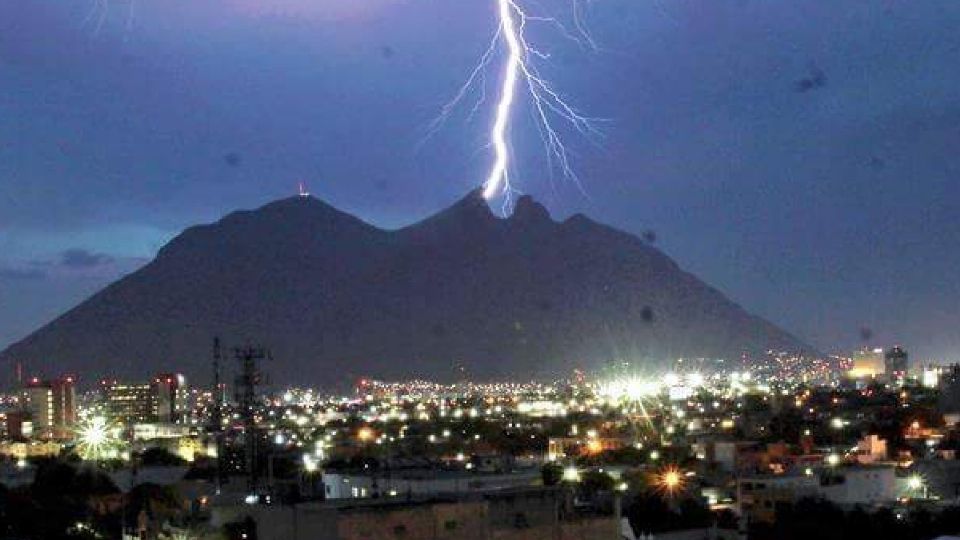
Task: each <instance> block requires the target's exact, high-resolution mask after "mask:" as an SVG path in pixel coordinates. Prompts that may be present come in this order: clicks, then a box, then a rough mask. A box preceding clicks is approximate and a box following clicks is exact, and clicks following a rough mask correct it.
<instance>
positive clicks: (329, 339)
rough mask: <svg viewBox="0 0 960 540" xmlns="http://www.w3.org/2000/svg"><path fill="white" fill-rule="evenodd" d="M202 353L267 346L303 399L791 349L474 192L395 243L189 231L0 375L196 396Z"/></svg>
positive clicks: (615, 244)
mask: <svg viewBox="0 0 960 540" xmlns="http://www.w3.org/2000/svg"><path fill="white" fill-rule="evenodd" d="M214 336H220V337H221V338H222V340H223V341H224V342H225V343H228V344H238V345H239V344H243V343H246V342H252V343H261V344H263V345H266V346H268V347H269V348H270V349H272V351H273V356H274V360H273V361H272V362H270V363H269V364H268V365H266V366H264V367H265V370H266V371H267V372H268V373H269V374H270V375H271V377H272V379H273V380H274V381H275V382H278V383H297V382H301V383H304V384H334V383H343V382H346V381H351V380H354V379H355V378H356V377H359V376H374V377H381V378H388V379H394V378H400V377H422V378H431V379H440V380H450V379H455V378H459V377H463V376H466V377H470V378H474V379H496V378H506V377H510V378H512V379H516V378H517V377H525V376H549V375H559V374H563V373H565V372H567V370H569V369H571V368H573V367H583V368H594V367H599V366H603V365H606V364H609V363H611V362H613V361H614V360H617V359H634V360H636V359H657V360H659V361H661V362H662V361H664V359H668V358H677V357H725V358H739V357H740V356H741V354H743V353H745V352H746V353H750V354H759V353H761V352H762V351H765V350H767V349H777V350H799V349H802V348H804V347H803V345H802V344H801V343H800V342H799V341H798V340H797V339H796V338H794V337H793V336H791V335H789V334H787V333H786V332H784V331H783V330H781V329H779V328H777V327H776V326H774V325H773V324H770V323H769V322H766V321H764V320H763V319H760V318H758V317H755V316H753V315H750V314H749V313H747V312H746V311H744V310H743V309H742V308H741V307H739V306H738V305H736V304H734V303H733V302H731V301H730V300H728V299H727V298H726V297H724V296H723V295H722V294H721V293H720V292H718V291H717V290H715V289H713V288H711V287H709V286H707V285H705V284H704V283H702V282H701V281H699V280H698V279H697V278H695V277H694V276H692V275H690V274H688V273H686V272H684V271H682V270H681V269H680V268H679V267H678V266H677V265H676V264H675V263H674V262H673V261H672V260H671V259H670V258H668V257H667V256H666V255H664V254H663V253H662V252H660V251H659V250H658V249H656V248H654V247H652V246H651V245H649V244H648V243H645V242H644V241H642V240H640V239H639V238H636V237H634V236H632V235H629V234H626V233H624V232H620V231H617V230H615V229H612V228H610V227H607V226H605V225H601V224H599V223H596V222H594V221H591V220H590V219H588V218H586V217H584V216H582V215H576V216H573V217H571V218H570V219H567V220H565V221H563V222H555V221H553V220H552V219H551V218H550V215H549V214H548V213H547V211H546V209H545V208H544V207H543V206H541V205H540V204H538V203H537V202H535V201H534V200H532V199H531V198H529V197H521V198H520V199H519V200H518V201H517V205H516V208H515V211H514V213H513V215H512V216H511V217H509V218H507V219H500V218H498V217H496V216H495V215H494V214H493V213H492V212H491V211H490V210H489V208H488V207H487V205H486V203H485V202H484V201H483V200H482V198H481V197H480V195H479V193H478V192H473V193H471V194H469V195H468V196H467V197H465V198H464V199H462V200H461V201H459V202H457V203H456V204H454V205H453V206H451V207H450V208H448V209H446V210H444V211H442V212H440V213H438V214H436V215H434V216H432V217H430V218H428V219H426V220H424V221H422V222H419V223H417V224H414V225H411V226H409V227H406V228H403V229H399V230H396V231H385V230H381V229H378V228H376V227H374V226H371V225H369V224H367V223H364V222H363V221H361V220H359V219H357V218H355V217H353V216H350V215H348V214H345V213H343V212H340V211H339V210H337V209H335V208H333V207H331V206H329V205H327V204H325V203H323V202H321V201H320V200H317V199H315V198H312V197H295V198H290V199H284V200H280V201H276V202H273V203H270V204H268V205H266V206H263V207H262V208H259V209H257V210H254V211H241V212H234V213H232V214H230V215H228V216H226V217H225V218H223V219H222V220H220V221H219V222H217V223H214V224H211V225H203V226H198V227H191V228H189V229H187V230H185V231H184V232H183V233H182V234H180V235H179V236H177V237H176V238H175V239H174V240H172V241H171V242H170V243H169V244H167V245H166V246H165V247H163V248H162V249H161V250H160V252H159V253H158V254H157V257H156V259H155V260H153V261H152V262H151V263H149V264H148V265H146V266H145V267H143V268H142V269H140V270H138V271H136V272H134V273H132V274H130V275H128V276H126V277H124V278H123V279H120V280H119V281H117V282H116V283H113V284H112V285H110V286H108V287H106V288H105V289H103V290H102V291H100V292H99V293H97V294H95V295H94V296H93V297H91V298H90V299H88V300H87V301H85V302H83V303H81V304H80V305H79V306H77V307H75V308H73V309H72V310H70V311H69V312H67V313H66V314H64V315H62V316H61V317H59V318H58V319H56V320H54V321H53V322H51V323H50V324H48V325H46V326H44V327H43V328H41V329H40V330H38V331H36V332H35V333H33V334H32V335H30V336H28V337H27V338H26V339H24V340H22V341H20V342H19V343H16V344H14V345H13V346H11V347H9V348H8V349H7V350H6V351H4V352H3V353H0V359H2V360H3V361H4V362H11V361H20V362H23V364H24V366H25V371H26V372H27V373H31V374H33V373H38V374H46V375H56V374H60V373H66V372H69V373H75V374H78V375H80V376H81V377H83V378H86V379H87V380H88V381H89V380H91V379H94V378H99V377H101V376H111V377H121V378H125V377H144V376H147V375H150V374H151V373H153V372H157V371H170V370H182V371H184V372H186V373H187V374H188V375H190V376H193V377H195V380H198V381H204V380H206V379H207V378H208V377H209V367H208V366H209V358H210V344H211V342H212V339H213V337H214ZM808 350H809V349H808ZM657 360H651V361H657ZM8 365H9V364H8ZM10 371H12V370H8V372H10Z"/></svg>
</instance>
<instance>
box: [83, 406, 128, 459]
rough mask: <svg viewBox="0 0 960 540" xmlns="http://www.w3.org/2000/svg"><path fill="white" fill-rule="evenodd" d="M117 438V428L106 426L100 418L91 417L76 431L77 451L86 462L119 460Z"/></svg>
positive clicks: (102, 418) (103, 419) (118, 434)
mask: <svg viewBox="0 0 960 540" xmlns="http://www.w3.org/2000/svg"><path fill="white" fill-rule="evenodd" d="M119 436H120V428H119V427H118V426H111V425H108V424H107V419H106V418H104V417H102V416H94V417H91V418H89V419H88V420H87V421H86V422H85V423H84V424H82V425H81V426H80V429H79V430H78V444H77V451H78V453H79V454H80V457H82V458H83V459H85V460H88V461H98V460H104V459H116V458H119V457H120V451H119V444H120V438H119Z"/></svg>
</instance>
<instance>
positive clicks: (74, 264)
mask: <svg viewBox="0 0 960 540" xmlns="http://www.w3.org/2000/svg"><path fill="white" fill-rule="evenodd" d="M58 262H59V266H60V267H62V268H65V269H68V270H86V269H90V268H96V267H98V266H104V265H107V264H112V263H113V262H114V259H113V257H111V256H109V255H106V254H103V253H93V252H91V251H88V250H86V249H81V248H73V249H68V250H66V251H64V252H63V253H61V254H60V259H59V261H58Z"/></svg>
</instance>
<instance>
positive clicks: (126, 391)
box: [100, 380, 159, 425]
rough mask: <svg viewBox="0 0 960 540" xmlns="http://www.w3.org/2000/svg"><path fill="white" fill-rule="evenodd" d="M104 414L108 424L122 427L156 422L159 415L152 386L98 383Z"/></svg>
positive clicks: (109, 382) (108, 381)
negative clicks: (113, 423) (114, 423)
mask: <svg viewBox="0 0 960 540" xmlns="http://www.w3.org/2000/svg"><path fill="white" fill-rule="evenodd" d="M100 394H101V399H102V401H103V405H104V412H105V413H106V416H107V419H108V420H109V421H110V422H116V423H120V424H124V425H132V424H142V423H149V422H156V421H157V419H158V417H159V414H158V411H157V399H156V395H155V393H154V389H153V385H151V384H149V383H146V384H126V383H120V382H117V381H116V380H103V381H100Z"/></svg>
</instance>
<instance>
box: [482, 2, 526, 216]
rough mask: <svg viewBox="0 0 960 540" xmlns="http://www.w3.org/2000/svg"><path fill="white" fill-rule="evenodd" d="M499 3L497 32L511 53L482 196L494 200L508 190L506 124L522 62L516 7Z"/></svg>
mask: <svg viewBox="0 0 960 540" xmlns="http://www.w3.org/2000/svg"><path fill="white" fill-rule="evenodd" d="M498 2H499V3H500V25H501V26H500V30H501V32H502V34H503V36H504V39H505V40H506V42H507V47H508V48H509V49H510V51H509V57H508V58H507V68H506V73H505V75H504V77H503V91H502V93H501V95H500V103H499V104H498V105H497V116H496V120H495V121H494V123H493V132H492V133H491V141H492V143H493V148H494V152H495V153H496V159H495V161H494V163H493V169H492V170H491V171H490V176H489V177H488V178H487V181H486V182H485V183H484V185H483V196H484V198H486V199H490V198H493V196H494V195H496V194H497V193H498V192H500V191H501V190H503V191H505V192H509V191H510V173H509V171H508V170H507V165H509V149H508V148H507V123H508V122H509V121H510V112H511V109H512V108H513V100H514V95H515V93H516V87H517V77H518V74H519V71H520V64H521V63H522V59H521V55H522V54H523V51H522V49H521V45H520V39H519V38H518V37H517V28H516V24H515V23H514V21H513V13H512V12H511V10H513V9H514V7H515V4H513V2H512V1H511V0H498ZM521 13H522V12H521Z"/></svg>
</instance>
